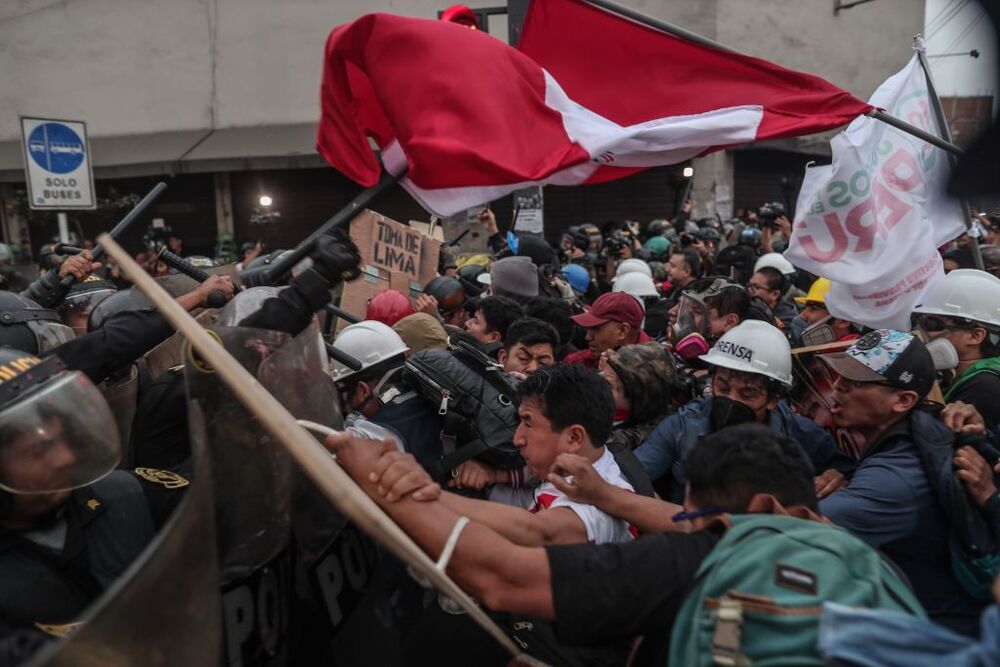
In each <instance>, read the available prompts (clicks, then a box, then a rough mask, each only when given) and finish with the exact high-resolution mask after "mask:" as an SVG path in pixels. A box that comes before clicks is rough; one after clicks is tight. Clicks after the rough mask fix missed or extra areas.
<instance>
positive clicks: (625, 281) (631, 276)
mask: <svg viewBox="0 0 1000 667" xmlns="http://www.w3.org/2000/svg"><path fill="white" fill-rule="evenodd" d="M613 291H615V292H625V293H627V294H631V295H632V296H634V297H638V298H639V299H642V297H644V296H656V295H657V292H656V285H655V284H654V283H653V279H652V278H650V277H649V276H647V275H645V274H642V273H627V274H625V275H624V276H621V280H616V281H615V287H614V290H613Z"/></svg>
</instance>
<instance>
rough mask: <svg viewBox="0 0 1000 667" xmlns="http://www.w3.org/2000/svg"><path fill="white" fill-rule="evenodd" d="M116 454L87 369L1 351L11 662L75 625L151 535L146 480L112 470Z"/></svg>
mask: <svg viewBox="0 0 1000 667" xmlns="http://www.w3.org/2000/svg"><path fill="white" fill-rule="evenodd" d="M118 458H119V446H118V433H117V431H116V427H115V421H114V418H113V416H112V414H111V411H110V409H109V408H108V406H107V404H106V403H105V401H104V399H103V397H102V396H101V393H100V392H99V391H98V390H97V388H96V387H95V386H94V385H93V384H92V383H91V382H90V381H89V380H87V378H86V377H85V376H84V375H83V374H82V373H80V372H79V371H67V370H65V369H64V367H63V364H62V362H61V361H60V360H59V358H58V357H55V356H50V357H48V358H46V359H44V360H42V359H39V358H38V357H35V356H33V355H29V354H25V353H23V352H19V351H16V350H12V349H10V348H5V349H2V350H0V644H2V645H0V653H4V654H5V655H4V657H5V659H6V660H8V661H15V660H18V659H21V660H23V659H25V658H27V657H28V655H20V656H18V655H16V653H17V652H18V651H25V652H30V651H33V650H34V649H37V648H38V646H39V645H40V644H41V643H44V642H42V641H40V640H41V639H42V638H43V637H49V636H50V637H62V636H65V635H66V634H67V633H69V632H71V631H72V630H73V629H74V628H75V627H76V626H77V625H79V623H80V617H81V615H82V614H83V612H84V610H85V609H86V608H87V606H88V605H89V604H90V603H91V602H93V601H94V600H95V599H96V598H97V597H98V596H100V595H101V593H102V592H103V591H104V590H105V589H106V588H107V587H108V586H109V585H111V583H112V582H114V581H115V579H116V578H117V577H118V576H120V575H121V574H122V573H123V572H124V571H125V570H126V569H127V568H128V567H129V565H130V564H131V563H132V562H133V561H134V560H135V559H136V558H137V557H138V556H139V554H140V553H141V552H142V550H143V549H144V548H145V547H146V546H147V544H149V542H150V541H151V540H152V538H153V536H154V534H155V530H156V524H155V522H154V518H153V515H152V514H151V512H150V508H149V505H148V504H147V502H146V496H145V494H144V490H143V487H142V484H141V483H140V481H139V479H138V478H137V477H135V476H134V475H132V474H130V473H128V472H125V471H115V470H114V468H115V466H116V465H117V463H118ZM182 481H185V482H186V480H182ZM181 486H183V484H182V485H181ZM178 488H180V487H178ZM12 654H14V655H12Z"/></svg>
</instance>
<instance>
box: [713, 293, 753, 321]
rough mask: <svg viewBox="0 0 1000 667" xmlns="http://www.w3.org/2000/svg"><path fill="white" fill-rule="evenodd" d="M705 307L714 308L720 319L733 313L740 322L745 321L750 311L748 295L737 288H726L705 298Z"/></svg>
mask: <svg viewBox="0 0 1000 667" xmlns="http://www.w3.org/2000/svg"><path fill="white" fill-rule="evenodd" d="M705 307H706V308H714V309H715V310H716V311H717V312H718V313H719V316H720V317H724V316H726V315H729V314H730V313H735V314H736V316H737V317H739V318H740V322H742V321H743V320H745V319H746V317H747V312H748V311H749V310H750V295H749V294H747V291H746V290H745V289H743V288H742V287H739V286H733V287H726V288H725V289H722V290H720V291H719V293H718V294H713V295H711V296H706V297H705Z"/></svg>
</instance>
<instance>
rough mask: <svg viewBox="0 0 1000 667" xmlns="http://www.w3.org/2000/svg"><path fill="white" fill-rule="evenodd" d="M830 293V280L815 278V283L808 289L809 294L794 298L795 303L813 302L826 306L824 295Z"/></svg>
mask: <svg viewBox="0 0 1000 667" xmlns="http://www.w3.org/2000/svg"><path fill="white" fill-rule="evenodd" d="M829 291H830V279H829V278H817V279H816V282H814V283H813V284H812V286H811V287H810V288H809V293H808V294H806V295H805V296H797V297H795V301H796V302H797V303H807V302H809V301H813V302H815V303H822V304H824V305H825V304H826V294H827V292H829Z"/></svg>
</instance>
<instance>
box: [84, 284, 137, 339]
mask: <svg viewBox="0 0 1000 667" xmlns="http://www.w3.org/2000/svg"><path fill="white" fill-rule="evenodd" d="M152 307H153V302H152V301H150V300H149V298H148V297H147V296H146V295H145V294H143V293H142V292H140V291H139V290H137V289H133V288H131V287H130V288H129V289H124V290H120V291H118V292H115V293H113V294H111V295H109V296H108V297H107V298H105V299H102V300H101V301H100V302H99V303H97V304H96V305H94V307H93V309H92V310H91V311H90V315H88V316H87V331H88V332H90V331H97V330H98V329H101V328H103V327H104V323H105V322H107V321H108V319H110V318H111V317H113V316H115V315H118V314H119V313H124V312H127V311H133V310H145V309H147V308H152Z"/></svg>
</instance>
